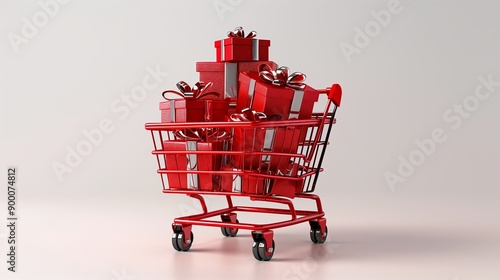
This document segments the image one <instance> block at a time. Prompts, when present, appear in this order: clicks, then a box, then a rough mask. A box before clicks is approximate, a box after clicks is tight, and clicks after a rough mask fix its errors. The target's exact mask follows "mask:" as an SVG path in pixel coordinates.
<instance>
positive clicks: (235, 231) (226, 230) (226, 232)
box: [220, 219, 240, 237]
mask: <svg viewBox="0 0 500 280" xmlns="http://www.w3.org/2000/svg"><path fill="white" fill-rule="evenodd" d="M239 222H240V221H238V219H236V223H237V224H238V223H239ZM220 231H221V232H222V234H223V235H224V236H227V237H235V236H236V234H238V229H237V228H227V227H222V228H220Z"/></svg>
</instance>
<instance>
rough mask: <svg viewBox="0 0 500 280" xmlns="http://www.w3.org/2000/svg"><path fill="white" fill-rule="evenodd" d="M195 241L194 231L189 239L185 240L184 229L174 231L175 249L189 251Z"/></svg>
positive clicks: (173, 243) (173, 244) (173, 245)
mask: <svg viewBox="0 0 500 280" xmlns="http://www.w3.org/2000/svg"><path fill="white" fill-rule="evenodd" d="M193 241H194V235H193V232H191V237H190V238H189V239H187V240H184V233H183V232H182V231H180V232H174V234H173V235H172V247H174V249H175V250H177V251H188V250H189V249H191V245H193Z"/></svg>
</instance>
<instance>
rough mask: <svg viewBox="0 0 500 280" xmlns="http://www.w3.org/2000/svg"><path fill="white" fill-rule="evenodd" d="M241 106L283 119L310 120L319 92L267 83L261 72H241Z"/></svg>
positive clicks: (239, 92)
mask: <svg viewBox="0 0 500 280" xmlns="http://www.w3.org/2000/svg"><path fill="white" fill-rule="evenodd" d="M239 82H240V85H239V89H238V103H237V107H236V108H237V109H239V110H241V109H243V108H252V109H253V110H256V111H259V112H264V114H266V115H268V116H269V115H275V114H278V115H281V116H282V117H283V119H293V118H298V119H310V118H311V117H312V112H313V109H314V103H315V102H316V101H318V98H319V92H318V91H317V90H315V89H314V88H312V87H310V86H307V85H304V87H303V88H302V89H297V88H292V87H288V86H277V85H272V84H268V83H266V82H264V81H263V80H261V78H260V77H259V74H258V73H246V72H243V73H240V74H239Z"/></svg>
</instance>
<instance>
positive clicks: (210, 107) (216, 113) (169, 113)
mask: <svg viewBox="0 0 500 280" xmlns="http://www.w3.org/2000/svg"><path fill="white" fill-rule="evenodd" d="M160 110H161V121H162V122H205V121H215V122H217V121H226V119H227V115H228V110H229V101H225V100H200V99H191V98H188V99H175V100H168V101H163V102H160Z"/></svg>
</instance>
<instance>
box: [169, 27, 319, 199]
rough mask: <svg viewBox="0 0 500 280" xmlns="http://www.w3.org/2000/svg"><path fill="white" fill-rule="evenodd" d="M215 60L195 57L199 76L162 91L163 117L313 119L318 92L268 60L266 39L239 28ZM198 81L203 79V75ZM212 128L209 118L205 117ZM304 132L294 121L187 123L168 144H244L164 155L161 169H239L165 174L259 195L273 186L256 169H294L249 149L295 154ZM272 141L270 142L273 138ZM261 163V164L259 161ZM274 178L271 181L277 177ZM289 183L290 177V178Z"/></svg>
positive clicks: (176, 147)
mask: <svg viewBox="0 0 500 280" xmlns="http://www.w3.org/2000/svg"><path fill="white" fill-rule="evenodd" d="M214 45H215V49H216V61H214V62H197V63H196V71H197V72H199V76H200V77H199V81H200V82H198V83H196V84H195V85H194V86H192V87H191V86H189V85H188V84H187V83H185V82H179V83H178V84H177V88H178V91H176V90H175V91H174V90H167V91H165V92H164V93H163V97H164V98H165V99H166V101H163V102H160V110H161V121H162V122H226V121H227V122H236V121H254V122H262V121H269V120H271V121H272V120H289V119H310V118H311V117H312V112H313V107H314V103H315V102H316V101H318V97H319V92H318V91H317V90H315V89H313V88H312V87H310V86H308V85H306V84H304V80H305V75H304V74H302V73H298V72H294V73H289V70H288V68H286V67H278V65H277V64H276V63H275V62H273V61H270V60H269V47H270V45H271V44H270V41H269V40H265V39H257V38H256V33H255V32H254V31H252V32H250V33H249V34H248V35H246V36H245V33H244V31H243V29H242V28H241V27H238V28H236V29H235V30H234V31H230V32H229V33H228V37H227V38H225V39H222V40H217V41H215V44H214ZM202 81H203V82H202ZM207 127H209V124H207ZM305 136H306V135H305V131H300V129H299V128H294V127H286V126H284V127H277V128H273V129H265V128H237V127H235V128H233V129H231V131H221V130H217V131H211V130H210V129H198V130H196V129H189V130H181V131H178V132H177V133H176V137H175V138H176V140H167V141H164V143H163V149H164V150H168V151H202V150H204V151H224V150H230V151H243V152H245V155H244V156H243V155H233V156H232V157H231V158H226V157H223V156H222V153H214V154H213V155H211V154H208V153H205V154H201V153H198V154H187V155H186V154H185V153H184V154H175V155H174V154H169V155H167V156H166V168H167V169H171V170H197V171H211V170H213V171H243V172H242V173H240V174H238V175H235V174H236V173H234V174H230V172H227V173H223V172H222V175H221V174H219V175H214V174H215V173H214V174H208V173H201V172H200V173H199V174H196V173H192V174H191V173H187V174H186V173H170V174H169V175H168V176H167V177H168V182H169V187H170V188H171V189H176V188H178V189H193V190H201V191H230V192H244V193H250V194H264V193H266V192H268V191H270V187H269V185H268V183H269V182H267V183H266V180H265V179H264V178H265V177H264V176H255V174H256V172H263V171H258V170H266V171H265V172H270V173H272V174H280V175H282V174H288V175H289V176H294V175H296V172H297V170H294V168H290V165H293V163H291V162H290V159H288V160H283V158H282V157H273V156H272V154H271V157H265V156H263V155H262V154H256V155H252V152H274V153H296V152H297V148H298V146H299V142H300V141H301V140H304V138H305ZM271 140H272V141H271ZM264 165H265V167H266V168H263V166H264ZM275 181H276V180H275ZM287 182H288V183H287ZM289 182H293V181H289V180H285V181H283V183H281V184H280V183H279V182H277V181H276V182H275V184H274V186H273V187H272V192H274V193H277V194H281V195H289V196H293V193H295V189H294V188H295V187H297V188H298V187H299V186H293V184H292V186H290V184H291V183H289Z"/></svg>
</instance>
